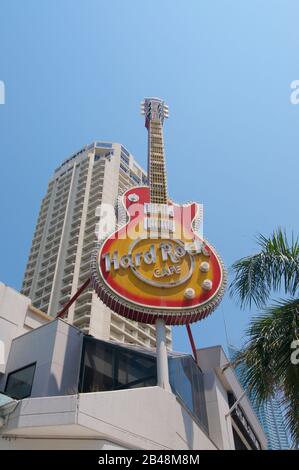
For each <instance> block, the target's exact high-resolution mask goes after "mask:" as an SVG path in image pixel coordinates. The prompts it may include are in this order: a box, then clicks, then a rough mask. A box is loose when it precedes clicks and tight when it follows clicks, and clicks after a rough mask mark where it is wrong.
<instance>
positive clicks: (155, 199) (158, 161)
mask: <svg viewBox="0 0 299 470" xmlns="http://www.w3.org/2000/svg"><path fill="white" fill-rule="evenodd" d="M147 129H148V176H149V185H150V199H151V202H152V203H155V204H167V202H168V195H167V179H166V168H165V158H164V142H163V125H162V123H161V122H160V121H158V120H157V121H156V120H150V121H149V122H148V125H147Z"/></svg>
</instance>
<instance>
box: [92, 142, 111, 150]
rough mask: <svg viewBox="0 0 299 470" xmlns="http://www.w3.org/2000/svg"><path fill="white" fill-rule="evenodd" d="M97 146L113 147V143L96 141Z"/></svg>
mask: <svg viewBox="0 0 299 470" xmlns="http://www.w3.org/2000/svg"><path fill="white" fill-rule="evenodd" d="M96 147H103V148H108V149H110V148H112V144H107V143H106V142H96Z"/></svg>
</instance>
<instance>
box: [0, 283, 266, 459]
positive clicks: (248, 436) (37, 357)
mask: <svg viewBox="0 0 299 470" xmlns="http://www.w3.org/2000/svg"><path fill="white" fill-rule="evenodd" d="M1 289H2V290H1V291H0V294H1V296H2V304H3V305H1V309H0V312H1V315H2V317H1V319H0V321H1V325H0V326H1V329H0V340H1V341H2V343H3V344H4V346H5V349H6V351H7V354H6V355H5V358H4V362H3V363H2V369H1V372H0V449H2V450H4V449H95V450H108V449H142V450H146V449H147V450H173V449H180V450H187V449H194V450H200V449H215V450H216V449H235V448H237V449H241V448H247V449H265V448H266V438H265V435H264V433H263V430H262V428H261V426H260V424H259V422H258V420H257V417H256V415H255V414H254V411H253V409H252V407H251V405H250V402H249V401H248V400H247V398H246V396H245V397H243V398H242V399H241V400H240V401H238V400H239V399H240V398H241V397H242V394H243V390H242V388H241V386H240V384H239V382H238V380H237V377H236V375H235V373H234V371H233V370H232V369H231V368H225V367H224V366H225V365H227V362H228V360H227V358H226V356H225V354H224V352H223V350H222V348H221V347H220V346H215V347H212V348H206V349H201V350H199V351H198V355H199V365H197V364H196V363H195V361H194V359H193V358H192V357H191V356H189V355H186V354H180V353H174V352H170V353H169V375H170V384H171V392H169V391H166V390H164V389H162V388H160V387H158V386H157V368H156V353H155V350H154V349H149V348H143V347H138V346H133V345H125V344H123V343H122V344H121V343H116V342H113V341H111V340H110V341H105V340H100V339H96V338H94V337H92V336H89V335H86V334H85V333H84V332H83V331H82V330H80V329H78V328H76V327H74V326H71V325H69V324H68V323H66V322H65V321H63V320H60V319H58V320H53V321H47V320H48V318H44V317H43V316H41V317H40V316H39V314H37V315H36V318H35V319H33V320H31V319H30V306H29V304H28V299H26V298H24V297H23V296H21V295H20V294H18V293H16V292H14V291H13V290H11V289H8V288H5V287H4V286H1ZM3 294H4V298H3ZM28 309H29V313H26V312H28ZM4 311H5V314H4V315H3V312H4ZM33 313H37V312H36V311H35V310H34V311H33ZM28 315H29V316H28ZM10 316H11V318H9V317H10ZM26 318H27V320H26ZM39 318H40V324H41V326H40V327H38V328H35V329H34V330H31V331H27V332H24V331H25V330H26V329H27V328H28V327H26V324H29V323H30V322H31V321H36V322H38V321H39V320H38V319H39ZM5 321H8V322H9V323H11V325H13V326H11V327H10V328H8V329H7V330H6V332H4V330H3V329H2V326H3V325H4V324H5ZM35 326H36V324H35ZM23 332H24V333H23ZM22 333H23V334H22ZM17 335H19V336H17Z"/></svg>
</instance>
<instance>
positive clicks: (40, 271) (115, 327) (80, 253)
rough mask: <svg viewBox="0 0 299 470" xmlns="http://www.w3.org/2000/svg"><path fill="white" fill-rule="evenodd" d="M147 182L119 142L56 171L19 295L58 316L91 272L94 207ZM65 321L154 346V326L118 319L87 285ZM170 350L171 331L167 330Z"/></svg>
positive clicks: (83, 153) (95, 146) (93, 148)
mask: <svg viewBox="0 0 299 470" xmlns="http://www.w3.org/2000/svg"><path fill="white" fill-rule="evenodd" d="M146 183H147V175H146V172H145V171H144V170H143V169H142V168H141V166H140V165H138V164H137V162H136V161H135V159H134V158H133V156H132V155H131V154H130V152H128V151H127V150H126V149H125V148H124V147H123V146H122V145H120V144H115V143H109V142H94V143H92V144H90V145H88V146H85V147H84V148H82V149H81V150H80V151H79V152H77V153H75V154H74V155H72V156H71V157H70V158H68V159H67V160H65V161H64V162H63V163H62V165H60V167H59V168H57V169H56V170H55V172H54V175H53V177H52V178H51V179H50V181H49V185H48V190H47V193H46V195H45V197H44V198H43V200H42V204H41V207H40V212H39V216H38V220H37V224H36V228H35V232H34V237H33V241H32V246H31V251H30V254H29V259H28V263H27V267H26V271H25V276H24V281H23V286H22V293H23V294H24V295H26V296H28V297H30V298H31V300H32V304H33V305H34V306H35V307H37V308H39V309H41V310H42V311H44V312H46V313H47V314H48V315H50V316H53V317H54V316H56V315H57V313H58V312H59V311H60V310H61V309H62V307H63V305H65V304H66V302H67V301H68V300H69V299H70V298H71V297H72V296H73V295H74V294H75V293H76V292H77V290H78V288H80V286H81V285H82V284H83V283H84V282H85V281H86V280H87V278H88V277H89V275H90V272H89V270H90V258H91V253H92V252H93V250H94V248H95V244H96V241H97V238H96V224H97V223H98V222H99V217H98V216H97V215H96V208H97V207H98V206H99V205H100V204H109V205H111V206H112V207H114V206H115V205H116V203H117V199H118V196H119V195H120V194H122V193H123V192H124V191H125V190H126V189H128V188H129V187H131V186H134V185H135V186H137V185H142V184H146ZM67 319H68V322H69V323H71V324H74V325H75V326H77V327H79V328H81V329H82V330H83V331H84V332H86V333H89V334H91V335H93V336H95V337H97V338H102V339H113V340H116V341H120V342H125V343H131V344H137V345H140V346H148V347H155V345H156V338H155V327H154V326H151V325H144V324H139V323H136V322H133V321H131V320H127V319H125V318H123V317H120V316H119V315H117V314H116V313H114V312H112V311H111V310H110V309H109V308H108V307H106V306H105V305H104V304H103V303H102V302H101V301H100V300H99V299H98V297H97V295H96V294H95V293H94V292H93V290H92V289H91V288H88V289H86V290H85V291H84V292H83V293H82V294H81V296H80V297H79V298H78V300H77V301H76V302H75V303H74V304H73V305H72V306H71V307H70V308H69V311H68V316H67ZM167 342H168V348H170V347H171V330H170V328H168V331H167Z"/></svg>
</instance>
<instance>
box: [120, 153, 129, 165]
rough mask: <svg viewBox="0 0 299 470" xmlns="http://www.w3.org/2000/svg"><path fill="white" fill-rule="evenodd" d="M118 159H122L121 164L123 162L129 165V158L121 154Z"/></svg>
mask: <svg viewBox="0 0 299 470" xmlns="http://www.w3.org/2000/svg"><path fill="white" fill-rule="evenodd" d="M120 158H121V159H122V161H123V162H125V163H126V164H127V165H129V163H130V159H129V157H127V156H126V155H124V154H123V153H121V154H120Z"/></svg>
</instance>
